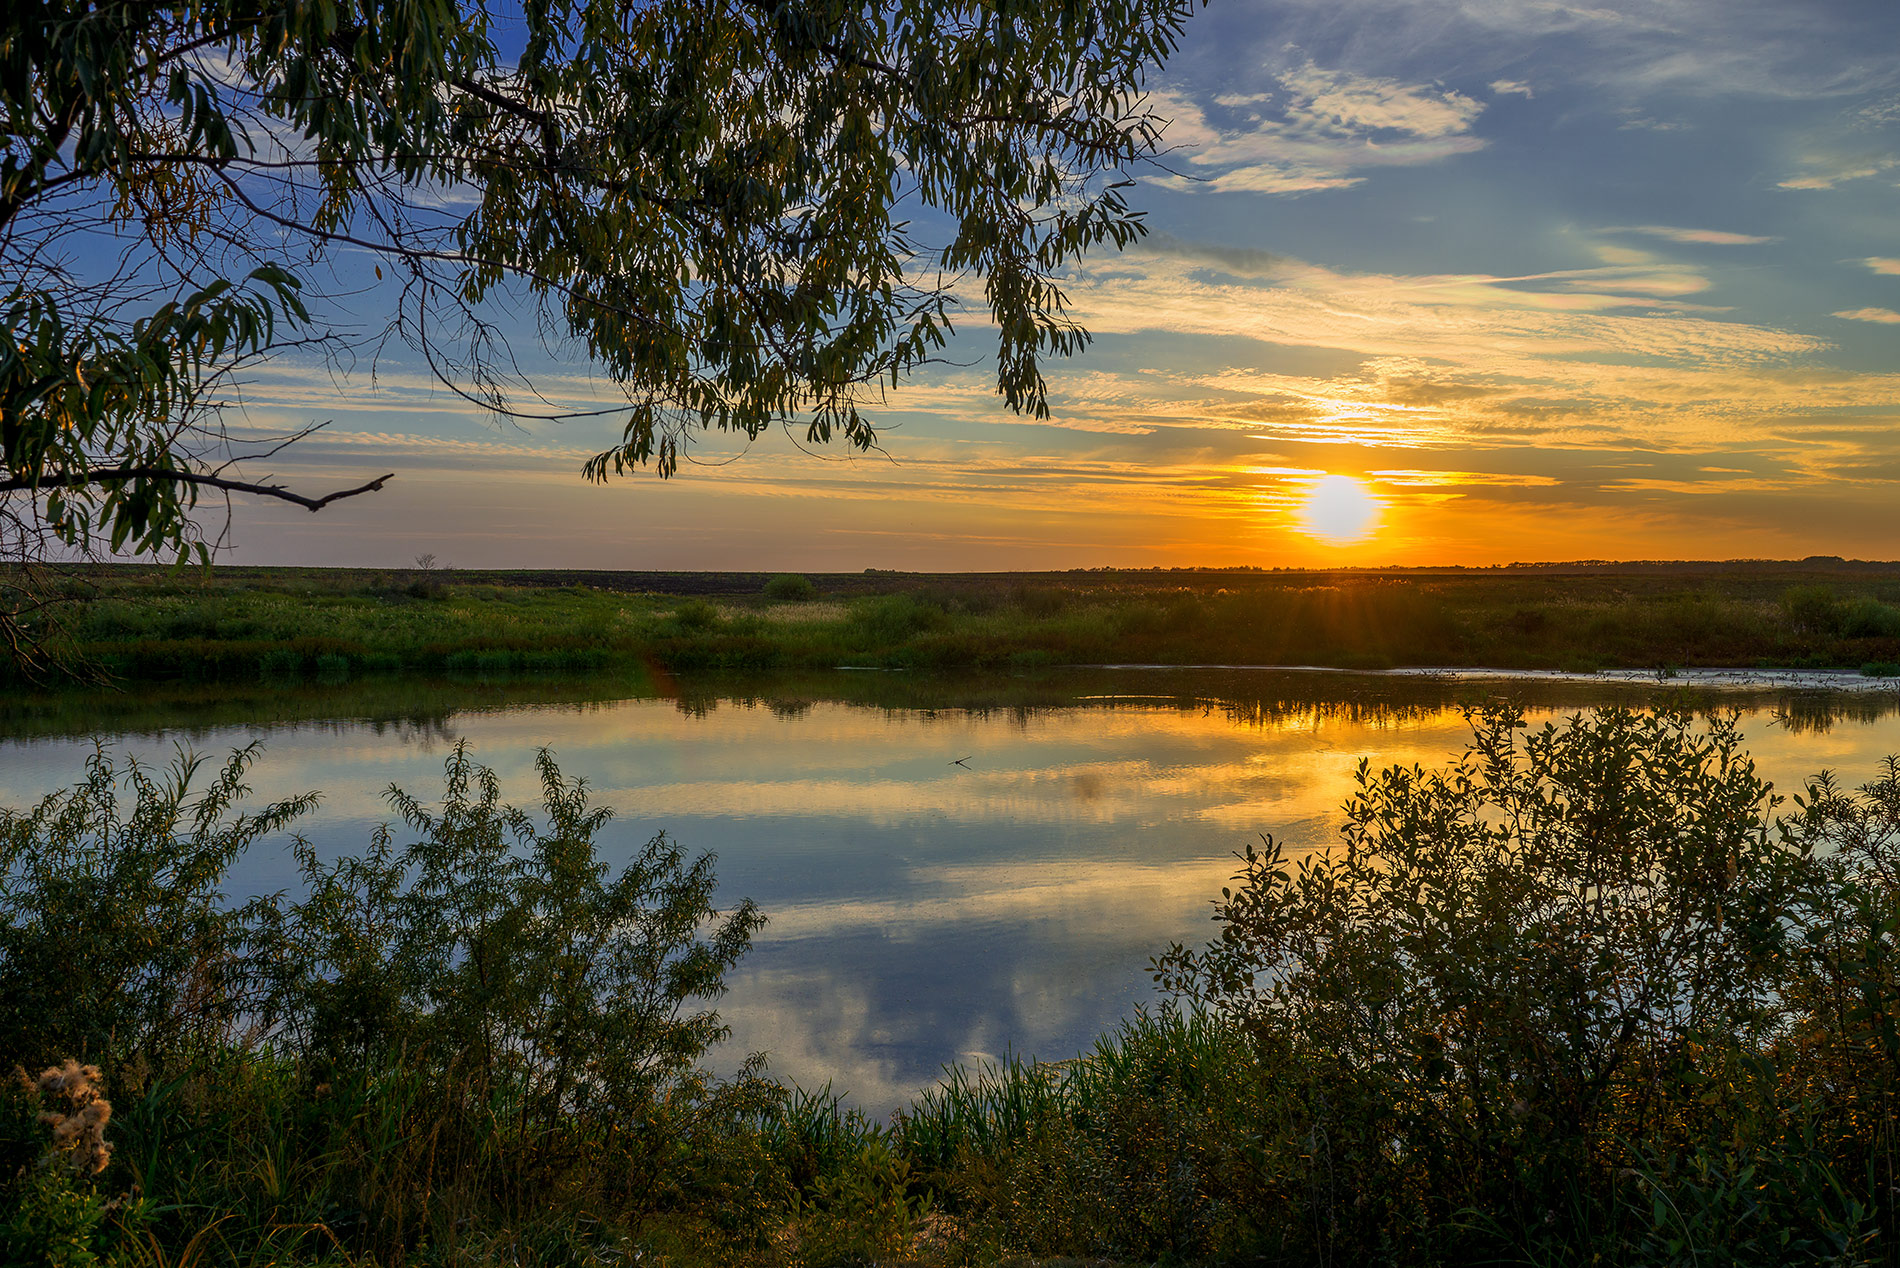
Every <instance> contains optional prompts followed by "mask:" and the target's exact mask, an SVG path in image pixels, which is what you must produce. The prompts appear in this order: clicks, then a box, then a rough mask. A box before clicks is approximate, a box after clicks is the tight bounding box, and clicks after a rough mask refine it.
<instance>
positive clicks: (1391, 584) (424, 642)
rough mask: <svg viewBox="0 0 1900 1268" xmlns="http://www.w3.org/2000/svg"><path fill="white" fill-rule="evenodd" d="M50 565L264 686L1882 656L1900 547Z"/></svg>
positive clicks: (94, 623)
mask: <svg viewBox="0 0 1900 1268" xmlns="http://www.w3.org/2000/svg"><path fill="white" fill-rule="evenodd" d="M799 580H804V581H808V582H809V583H810V589H809V590H807V589H806V588H804V587H802V586H799V585H797V584H796V582H797V581H799ZM66 584H67V585H68V588H69V589H70V591H71V593H72V595H73V596H74V599H75V606H74V607H72V608H71V609H70V610H69V611H68V612H67V613H66V616H65V618H64V620H65V624H64V630H65V635H64V638H65V643H64V646H65V648H66V650H67V651H68V652H70V653H73V654H75V655H76V657H77V661H78V663H81V664H90V665H92V666H94V667H96V668H98V669H99V670H102V671H103V672H104V673H105V674H106V675H107V676H108V677H109V678H112V679H116V680H119V681H126V682H141V683H147V682H222V683H259V684H267V685H269V686H271V687H273V688H275V689H290V688H295V687H297V686H299V685H310V684H314V685H319V686H338V685H342V684H346V683H348V682H352V681H358V680H363V679H372V680H378V681H382V680H387V679H390V678H395V677H427V678H437V679H447V680H454V681H461V682H476V683H479V682H494V681H504V680H508V679H513V678H524V677H526V678H533V677H543V678H555V677H560V678H570V679H578V678H583V677H590V676H597V675H601V674H618V675H623V676H629V675H644V676H648V677H651V676H652V675H654V674H688V673H690V674H705V673H735V672H759V671H768V670H771V671H783V670H815V669H828V668H832V667H835V666H840V665H851V666H866V667H877V668H886V669H930V668H936V669H955V670H959V671H966V670H984V671H991V672H1021V671H1024V670H1035V669H1041V668H1047V667H1050V666H1063V665H1090V664H1109V663H1150V664H1171V665H1194V664H1217V665H1218V664H1232V665H1321V666H1330V667H1335V668H1346V669H1379V668H1388V667H1396V666H1447V667H1495V668H1518V669H1559V670H1570V671H1585V672H1587V671H1594V670H1599V669H1609V668H1619V669H1651V670H1656V671H1658V672H1659V673H1664V674H1666V673H1668V672H1670V671H1672V670H1675V669H1678V668H1688V667H1740V668H1762V667H1766V668H1837V669H1853V668H1855V667H1861V666H1865V667H1866V672H1868V673H1869V674H1874V675H1879V674H1883V673H1885V672H1886V670H1888V669H1889V668H1891V666H1893V665H1894V664H1896V663H1900V568H1889V567H1882V566H1871V565H1870V566H1864V567H1854V566H1849V565H1842V564H1840V563H1839V561H1832V562H1830V561H1808V562H1806V563H1801V564H1759V565H1720V566H1716V565H1709V566H1703V567H1699V568H1698V567H1691V566H1643V565H1614V566H1612V565H1604V566H1592V567H1583V566H1579V567H1575V568H1571V569H1561V568H1546V567H1525V568H1511V569H1482V570H1416V571H1412V570H1392V571H1356V572H1340V573H1326V572H1288V573H1279V572H1272V573H1269V572H1249V571H1240V572H1214V571H1180V572H1158V571H1154V572H1088V573H1054V574H1051V573H1040V574H951V575H934V576H933V575H909V574H904V575H900V574H890V573H875V574H849V575H831V576H819V577H814V578H787V577H783V576H780V577H766V576H763V575H756V576H755V575H752V574H641V573H571V574H561V573H527V572H523V573H464V572H448V573H445V572H441V571H432V572H428V573H420V572H371V571H364V570H344V569H228V568H220V569H217V570H216V571H214V572H211V573H208V574H207V573H202V572H192V571H177V570H168V569H153V568H141V567H132V566H124V567H116V566H115V567H101V568H94V569H89V570H81V571H80V572H78V573H76V574H74V576H73V578H72V579H70V580H69V581H68V582H67V583H66Z"/></svg>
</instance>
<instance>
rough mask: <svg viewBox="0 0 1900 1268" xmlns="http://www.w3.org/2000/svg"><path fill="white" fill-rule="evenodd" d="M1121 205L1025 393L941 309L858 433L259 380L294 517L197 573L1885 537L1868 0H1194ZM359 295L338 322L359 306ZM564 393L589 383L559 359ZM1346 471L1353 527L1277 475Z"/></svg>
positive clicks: (1887, 77) (1174, 556)
mask: <svg viewBox="0 0 1900 1268" xmlns="http://www.w3.org/2000/svg"><path fill="white" fill-rule="evenodd" d="M1151 88H1152V89H1153V99H1152V108H1153V109H1154V110H1155V111H1156V112H1157V113H1158V114H1160V115H1161V116H1163V117H1165V118H1167V119H1168V120H1169V121H1170V122H1169V128H1168V132H1167V138H1168V141H1169V143H1170V146H1171V147H1172V148H1171V151H1170V153H1169V154H1168V156H1167V159H1166V164H1165V167H1161V168H1156V169H1152V170H1149V171H1146V172H1144V173H1143V174H1142V180H1141V184H1140V186H1139V188H1138V190H1137V191H1136V200H1137V202H1138V205H1140V206H1141V207H1143V208H1144V209H1145V210H1146V211H1147V212H1148V213H1149V224H1150V226H1151V228H1152V230H1153V233H1152V234H1151V236H1150V237H1149V238H1148V239H1147V240H1146V241H1145V242H1144V243H1142V244H1140V245H1138V246H1136V247H1134V248H1131V249H1130V250H1129V251H1127V252H1125V253H1122V254H1119V255H1117V254H1113V253H1109V254H1100V255H1096V256H1093V257H1091V258H1090V259H1089V261H1088V262H1087V264H1086V265H1085V266H1084V267H1083V268H1082V269H1080V270H1078V271H1077V273H1076V275H1075V276H1074V277H1073V278H1072V279H1071V286H1070V292H1071V296H1072V298H1073V300H1074V304H1075V308H1076V311H1077V313H1078V315H1079V316H1080V317H1081V318H1082V319H1083V321H1084V323H1085V324H1086V325H1088V326H1089V327H1090V328H1091V329H1092V330H1093V331H1095V332H1096V336H1097V337H1096V340H1095V343H1094V345H1093V346H1092V347H1091V348H1090V349H1089V351H1088V352H1086V353H1085V354H1083V355H1081V356H1079V357H1077V358H1074V359H1073V360H1071V361H1069V362H1067V363H1065V364H1062V365H1059V366H1056V367H1052V372H1051V374H1050V381H1051V385H1052V400H1051V404H1052V411H1053V416H1052V417H1051V418H1050V419H1049V420H1047V421H1046V422H1034V421H1030V420H1023V419H1017V418H1014V417H1012V416H1010V415H1009V414H1007V413H1006V412H1005V411H1003V410H1002V409H1001V408H1000V406H999V405H998V404H997V403H996V401H995V399H994V395H993V392H992V385H991V375H992V370H991V367H990V366H989V365H988V364H987V362H986V361H985V360H984V359H983V348H982V343H983V340H982V338H981V335H982V331H981V330H980V328H972V329H970V330H969V331H968V332H967V335H966V337H965V338H963V339H961V340H959V342H958V343H957V344H956V346H955V348H954V349H953V351H954V354H955V359H956V360H957V361H958V362H960V363H963V364H957V365H946V366H943V367H940V368H938V369H936V370H934V371H932V372H931V373H929V374H927V375H925V376H923V377H922V378H920V379H919V380H918V381H916V382H914V383H912V384H910V385H908V386H906V387H905V388H903V389H901V390H900V391H898V392H897V393H895V394H894V395H893V396H892V397H891V398H890V399H889V401H888V402H887V404H886V405H885V406H884V407H883V408H882V409H881V410H880V411H879V412H878V418H879V421H880V423H881V424H882V426H883V427H884V429H885V433H884V452H883V453H882V454H873V455H861V456H851V455H848V454H846V453H845V452H843V451H842V450H833V451H830V452H823V451H820V452H817V453H807V452H805V451H804V450H803V449H801V447H800V446H798V445H797V444H795V443H794V442H793V441H792V440H791V439H789V438H787V437H785V436H782V435H781V436H772V437H767V438H763V439H761V440H760V441H758V442H756V443H754V444H753V445H751V446H749V447H746V446H740V445H736V444H734V443H732V442H730V441H728V440H725V439H723V438H716V437H715V438H709V439H708V440H707V441H706V442H705V443H703V444H701V445H699V446H698V447H697V448H696V449H695V451H694V455H693V456H694V458H695V461H692V462H689V463H687V464H685V465H684V466H683V467H682V470H681V473H680V475H679V476H677V477H676V478H674V479H673V480H670V481H666V482H662V481H660V480H658V479H657V478H654V477H651V476H644V477H635V478H632V479H628V480H623V481H619V482H617V483H616V484H614V485H612V486H609V487H605V488H602V487H593V486H588V485H585V484H583V483H582V481H581V479H580V476H579V464H580V462H581V461H582V460H583V459H584V458H585V457H586V456H587V455H588V454H591V453H592V452H594V451H596V450H598V449H600V448H603V447H605V446H606V445H607V444H609V443H610V442H611V440H612V436H611V433H610V432H609V431H608V430H607V429H606V428H604V427H602V426H599V425H596V424H573V423H570V424H563V425H559V426H555V425H538V426H531V427H528V428H515V427H498V426H496V425H495V424H494V423H493V422H492V421H489V420H485V419H483V418H482V417H480V416H479V414H477V413H475V412H474V411H472V410H470V409H468V408H466V407H464V406H463V405H461V404H460V403H459V402H457V401H455V400H453V399H452V398H450V397H447V396H446V395H445V394H443V393H442V392H441V391H440V390H439V389H435V388H433V387H432V386H431V384H430V382H429V379H428V376H427V375H426V374H425V373H423V372H422V370H421V368H420V367H418V366H412V365H405V364H404V363H403V362H401V361H400V360H399V359H394V358H390V359H385V360H384V361H383V362H381V363H380V364H379V366H378V372H377V375H376V378H375V381H374V382H373V383H372V382H371V380H370V376H369V375H368V374H367V373H366V372H359V373H356V374H353V375H351V376H350V377H349V378H348V379H347V380H343V381H339V380H336V379H334V378H333V377H331V376H330V375H328V374H325V373H316V372H298V371H294V370H291V369H285V370H282V371H280V372H276V373H274V374H273V375H272V376H271V378H270V379H268V380H267V381H264V382H260V383H258V384H257V385H256V386H255V388H254V389H253V391H252V393H251V402H250V403H251V413H252V416H253V421H255V422H257V423H258V424H259V425H262V426H276V425H282V424H286V423H300V422H307V421H314V420H318V419H328V420H330V427H329V429H328V433H327V434H326V435H324V436H322V437H320V438H317V439H313V440H311V441H308V442H305V443H304V444H303V445H301V446H299V448H298V449H297V450H296V451H295V452H294V456H292V455H286V456H285V457H284V458H282V459H280V462H281V467H280V470H279V474H280V475H283V476H286V477H293V478H295V479H296V481H297V482H298V483H299V484H309V485H313V486H314V485H317V484H323V483H324V482H326V481H329V480H337V481H350V482H354V481H357V480H360V479H361V478H366V477H367V476H371V475H376V474H380V473H381V472H382V471H388V470H393V471H396V472H397V473H398V477H399V478H398V479H397V480H395V481H393V482H392V483H391V484H390V485H389V487H388V489H387V490H386V491H385V492H383V493H381V494H378V495H375V496H373V497H365V498H359V499H356V500H354V501H352V502H348V503H341V504H337V505H335V506H332V507H331V508H330V509H328V510H326V511H325V512H323V513H322V514H321V515H320V516H317V517H314V518H313V517H311V516H309V515H308V514H306V513H304V512H301V511H295V510H292V509H288V508H286V509H278V508H276V507H270V506H245V507H240V508H239V509H238V512H237V526H236V532H235V534H234V538H235V541H236V542H237V543H238V549H237V550H236V551H235V552H234V553H233V554H232V555H231V556H230V558H231V559H232V560H233V561H235V562H251V563H337V564H365V565H393V564H402V563H406V562H407V561H408V560H409V559H410V558H412V557H413V556H414V555H416V554H418V553H421V552H424V551H428V552H432V553H434V554H436V555H437V556H438V557H439V558H442V559H445V560H447V561H449V562H451V563H455V564H460V565H463V566H478V565H482V566H540V567H550V566H575V567H620V568H769V569H804V570H813V571H816V570H833V569H838V570H856V569H860V568H864V567H887V568H892V567H894V568H919V569H937V568H946V569H985V568H1039V567H1077V566H1082V567H1087V566H1096V565H1104V564H1120V565H1133V566H1148V565H1153V564H1160V565H1164V566H1166V565H1173V564H1181V565H1192V564H1220V565H1225V564H1253V565H1259V566H1263V567H1272V566H1280V565H1286V566H1311V565H1330V564H1339V563H1351V564H1379V563H1406V564H1426V563H1468V564H1489V563H1498V562H1510V561H1512V560H1548V559H1579V558H1736V557H1799V556H1802V555H1807V554H1817V553H1819V554H1840V555H1846V556H1852V557H1862V558H1900V513H1897V511H1896V508H1900V364H1896V361H1897V357H1896V354H1897V353H1900V12H1896V10H1895V9H1894V7H1893V5H1892V4H1891V3H1890V0H1889V2H1888V3H1882V4H1875V3H1832V2H1810V3H1803V4H1799V5H1786V4H1765V3H1754V2H1753V0H1720V2H1717V0H1671V2H1652V3H1615V4H1603V5H1591V6H1582V5H1579V6H1570V5H1562V4H1543V3H1519V2H1511V0H1468V2H1460V0H1378V2H1374V3H1366V2H1363V0H1358V2H1353V3H1344V4H1341V3H1336V2H1335V3H1319V2H1317V0H1315V2H1312V3H1307V2H1305V0H1294V2H1291V3H1288V2H1280V3H1272V4H1267V3H1258V2H1256V0H1214V3H1213V4H1212V5H1210V6H1209V7H1208V8H1207V9H1206V10H1205V11H1203V12H1202V13H1200V14H1197V15H1196V17H1195V18H1194V19H1193V20H1192V22H1191V24H1190V28H1189V32H1188V37H1187V39H1186V41H1185V43H1184V45H1183V47H1182V48H1181V50H1180V52H1179V54H1178V55H1177V57H1176V58H1175V59H1174V60H1173V61H1172V62H1171V63H1170V64H1169V65H1168V66H1167V67H1166V68H1165V69H1164V70H1163V71H1162V72H1161V73H1160V74H1159V75H1157V76H1156V78H1155V79H1154V81H1153V82H1152V84H1151ZM364 317H365V319H366V320H367V319H369V318H370V317H373V314H364ZM541 379H542V382H543V384H544V386H545V387H546V389H547V390H548V391H549V393H550V394H551V395H553V396H556V397H558V398H561V399H571V400H586V399H598V398H600V397H602V396H606V395H609V394H610V393H611V385H606V384H602V383H599V382H595V381H592V380H591V378H590V376H589V374H588V372H587V370H586V368H585V366H584V365H581V364H578V363H576V364H566V363H564V362H563V361H562V359H561V358H560V357H559V356H558V355H556V356H554V357H552V358H550V359H549V360H548V361H547V362H546V364H545V365H544V366H543V368H542V372H541ZM1327 475H1343V476H1347V477H1351V478H1352V479H1353V480H1354V481H1357V482H1359V485H1360V487H1361V488H1363V490H1364V492H1365V495H1366V497H1367V499H1368V503H1369V505H1370V506H1371V507H1373V508H1374V510H1373V512H1372V513H1371V514H1370V515H1369V517H1368V518H1367V519H1366V521H1365V522H1364V523H1363V524H1362V525H1360V526H1359V528H1358V529H1356V530H1355V531H1354V532H1353V533H1350V534H1346V535H1341V534H1339V533H1337V532H1334V533H1328V532H1325V531H1321V529H1320V528H1319V527H1316V525H1315V522H1314V518H1313V516H1312V515H1311V514H1309V513H1307V512H1306V511H1305V510H1304V509H1303V508H1304V506H1305V504H1306V502H1307V501H1308V499H1309V497H1310V494H1311V491H1312V490H1313V489H1314V487H1315V486H1316V484H1317V482H1318V481H1319V480H1320V479H1322V478H1323V477H1325V476H1327Z"/></svg>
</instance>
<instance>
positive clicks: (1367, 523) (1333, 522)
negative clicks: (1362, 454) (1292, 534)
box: [1299, 475, 1383, 546]
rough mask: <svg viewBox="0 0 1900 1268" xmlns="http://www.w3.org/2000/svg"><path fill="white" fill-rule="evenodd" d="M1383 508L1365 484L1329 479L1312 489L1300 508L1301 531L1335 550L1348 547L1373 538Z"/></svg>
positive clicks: (1348, 478)
mask: <svg viewBox="0 0 1900 1268" xmlns="http://www.w3.org/2000/svg"><path fill="white" fill-rule="evenodd" d="M1381 509H1383V504H1382V503H1381V502H1380V501H1379V499H1378V498H1376V497H1374V496H1373V495H1372V490H1371V489H1370V488H1368V487H1367V486H1366V482H1365V481H1364V480H1357V479H1354V478H1353V477H1352V476H1343V475H1329V476H1325V477H1323V478H1321V479H1320V480H1319V481H1318V482H1317V483H1315V484H1314V485H1313V489H1312V491H1311V492H1310V493H1308V494H1307V495H1306V500H1305V501H1304V502H1302V503H1301V504H1300V510H1299V518H1300V529H1301V531H1302V532H1305V533H1306V534H1308V535H1309V536H1312V537H1317V538H1319V539H1320V540H1322V541H1325V542H1328V543H1330V544H1331V545H1335V546H1349V545H1351V544H1352V543H1354V542H1362V541H1364V540H1365V539H1366V538H1368V537H1370V536H1372V530H1373V529H1374V528H1376V527H1378V523H1379V512H1380V510H1381Z"/></svg>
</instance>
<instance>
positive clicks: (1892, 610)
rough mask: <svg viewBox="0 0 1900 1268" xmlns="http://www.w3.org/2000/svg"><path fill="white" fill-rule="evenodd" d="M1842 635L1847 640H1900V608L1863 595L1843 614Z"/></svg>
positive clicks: (1849, 605) (1848, 606)
mask: <svg viewBox="0 0 1900 1268" xmlns="http://www.w3.org/2000/svg"><path fill="white" fill-rule="evenodd" d="M1841 633H1842V634H1843V635H1844V636H1845V637H1847V638H1900V608H1896V607H1894V606H1892V605H1891V604H1886V603H1882V602H1881V601H1880V600H1879V599H1876V598H1873V597H1872V596H1870V595H1863V596H1861V597H1860V598H1858V599H1855V600H1854V601H1853V602H1852V603H1850V604H1848V605H1847V608H1846V610H1845V611H1844V612H1843V613H1842V614H1841Z"/></svg>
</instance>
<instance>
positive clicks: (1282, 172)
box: [1150, 62, 1485, 194]
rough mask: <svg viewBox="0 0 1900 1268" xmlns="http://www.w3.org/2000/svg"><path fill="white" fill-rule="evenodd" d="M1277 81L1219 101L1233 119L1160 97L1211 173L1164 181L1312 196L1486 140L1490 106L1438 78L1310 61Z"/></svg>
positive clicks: (1190, 156)
mask: <svg viewBox="0 0 1900 1268" xmlns="http://www.w3.org/2000/svg"><path fill="white" fill-rule="evenodd" d="M1276 82H1277V84H1278V89H1279V90H1278V91H1274V92H1261V93H1250V94H1236V93H1226V94H1222V95H1220V96H1217V97H1214V98H1211V99H1210V102H1209V104H1210V105H1211V106H1213V107H1215V108H1217V109H1219V110H1220V111H1222V112H1224V113H1225V114H1226V115H1227V116H1228V119H1227V120H1226V121H1217V120H1214V119H1210V118H1209V116H1208V112H1207V109H1206V108H1204V107H1203V106H1202V105H1200V104H1199V103H1198V102H1196V101H1194V100H1193V99H1191V98H1189V97H1187V96H1184V95H1182V94H1180V93H1173V92H1160V93H1156V94H1154V95H1153V97H1151V98H1150V105H1151V107H1152V108H1153V109H1154V110H1155V112H1156V113H1158V114H1160V115H1163V116H1165V117H1167V118H1168V119H1170V121H1171V122H1170V124H1169V127H1168V131H1167V138H1168V141H1169V143H1170V144H1172V145H1175V146H1178V147H1180V148H1181V149H1182V150H1183V151H1184V152H1185V157H1186V159H1187V161H1188V162H1189V163H1190V164H1192V165H1193V166H1194V167H1196V168H1200V169H1204V170H1208V174H1207V175H1205V176H1200V177H1189V176H1186V175H1185V174H1181V173H1176V174H1172V175H1169V176H1163V177H1158V178H1155V183H1157V184H1161V185H1163V186H1166V187H1168V188H1172V189H1178V190H1183V191H1187V190H1203V191H1211V192H1216V193H1236V192H1245V193H1267V194H1302V193H1312V192H1316V191H1319V190H1327V189H1343V188H1346V187H1348V186H1351V185H1356V184H1358V183H1359V182H1360V181H1362V180H1364V179H1365V177H1364V176H1363V175H1362V174H1360V173H1361V172H1362V171H1363V169H1367V168H1377V167H1407V166H1414V165H1417V164H1422V163H1433V162H1437V161H1439V160H1441V159H1445V158H1449V157H1452V156H1454V155H1457V154H1467V153H1470V152H1472V151H1474V150H1478V149H1482V148H1483V147H1484V144H1485V142H1484V141H1483V140H1482V139H1480V138H1478V137H1474V136H1472V135H1470V132H1471V127H1472V124H1473V123H1474V122H1475V121H1476V120H1477V118H1478V116H1479V114H1480V113H1482V112H1483V110H1484V105H1483V103H1482V102H1479V101H1476V100H1474V99H1473V98H1471V97H1467V96H1465V95H1464V94H1462V93H1459V92H1455V91H1452V90H1449V89H1445V88H1441V87H1438V86H1436V85H1432V84H1412V83H1405V82H1402V81H1400V80H1397V79H1388V78H1381V77H1377V76H1368V75H1355V74H1351V73H1349V72H1346V71H1341V70H1325V69H1322V68H1320V67H1318V66H1315V65H1313V64H1312V63H1310V62H1309V63H1306V64H1304V65H1302V66H1299V67H1296V68H1294V69H1292V70H1289V71H1286V72H1284V73H1282V74H1280V75H1279V76H1278V77H1277V80H1276ZM1256 106H1257V107H1260V108H1261V109H1259V110H1256V109H1253V107H1256ZM1243 111H1244V113H1243ZM1263 111H1265V113H1263Z"/></svg>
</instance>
